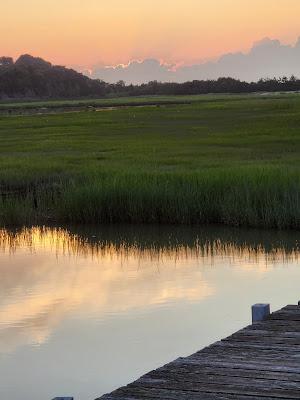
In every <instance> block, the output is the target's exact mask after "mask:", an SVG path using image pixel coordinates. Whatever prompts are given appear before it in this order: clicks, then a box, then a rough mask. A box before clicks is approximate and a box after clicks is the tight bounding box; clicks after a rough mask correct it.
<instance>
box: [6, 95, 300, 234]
mask: <svg viewBox="0 0 300 400" xmlns="http://www.w3.org/2000/svg"><path fill="white" fill-rule="evenodd" d="M0 143H1V147H0V191H1V198H0V223H1V224H2V225H5V224H6V225H9V224H24V223H44V222H49V221H55V222H72V223H107V222H108V223H109V222H112V223H119V222H128V223H174V224H199V223H205V224H207V223H222V224H227V225H235V226H249V227H250V226H251V227H268V228H280V229H284V228H293V229H298V228H299V227H300V215H299V214H300V204H299V196H300V174H299V172H300V96H298V95H290V96H287V95H285V96H278V97H276V96H272V97H271V98H270V97H267V96H266V97H265V96H240V97H239V99H238V101H237V98H236V96H227V97H226V98H224V96H223V97H219V96H215V97H213V96H211V97H209V98H208V99H207V98H206V99H205V97H203V98H199V99H197V100H195V99H194V100H193V102H191V104H184V105H169V106H165V107H164V106H163V107H147V106H146V107H141V108H135V109H129V108H128V109H116V110H107V111H105V112H79V113H68V114H55V115H53V114H52V115H34V116H33V115H32V116H2V117H0Z"/></svg>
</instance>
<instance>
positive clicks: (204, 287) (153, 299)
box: [0, 227, 300, 400]
mask: <svg viewBox="0 0 300 400" xmlns="http://www.w3.org/2000/svg"><path fill="white" fill-rule="evenodd" d="M116 229H118V228H116ZM120 229H121V228H120ZM174 229H175V228H173V231H172V235H170V236H168V233H166V234H164V236H163V239H162V240H159V239H155V238H156V235H155V234H154V235H152V236H151V235H150V238H148V236H147V233H146V234H143V235H140V236H141V239H140V240H139V235H138V234H137V235H135V234H134V235H132V234H129V235H128V234H127V232H126V231H125V232H123V233H122V230H121V231H118V233H117V234H116V235H115V236H114V235H110V234H109V235H106V234H105V232H104V233H103V232H102V233H100V234H99V232H94V233H95V234H86V233H82V232H79V233H78V232H77V231H76V229H70V230H69V229H62V228H47V227H33V228H23V229H21V230H15V231H9V230H5V229H2V230H0V278H1V279H0V355H2V356H1V357H2V358H1V357H0V373H1V372H3V371H4V373H5V371H6V364H5V361H4V360H7V359H9V360H10V362H13V364H14V362H17V361H16V360H17V359H18V357H19V353H21V352H23V351H26V352H29V356H28V357H36V354H37V353H35V351H36V350H35V349H40V351H43V352H45V351H46V352H47V351H48V350H49V352H50V349H51V347H52V346H54V341H55V340H57V337H60V336H59V335H62V336H61V337H60V340H59V341H58V342H57V343H56V344H55V351H59V352H63V351H64V348H65V346H66V343H67V339H66V337H65V335H63V334H62V333H61V332H63V331H64V330H65V329H69V326H72V327H73V328H72V334H71V335H72V340H75V342H76V343H77V344H76V346H77V348H76V346H75V349H76V350H75V354H76V351H78V352H79V353H80V351H84V348H85V346H89V344H88V343H86V342H85V341H84V340H82V338H81V337H80V335H79V333H77V332H79V330H80V329H81V327H82V326H89V324H90V328H89V329H90V334H91V335H94V333H95V335H96V333H97V334H98V339H95V338H94V339H93V340H96V342H95V343H96V345H97V340H99V341H100V342H99V343H101V344H103V341H105V340H107V338H106V339H105V338H104V337H102V335H104V333H103V332H104V331H105V330H106V329H108V326H110V325H111V324H116V325H117V326H118V329H119V330H120V331H122V330H125V326H126V329H129V328H128V326H127V324H128V322H124V321H126V320H127V321H131V323H130V324H131V325H130V329H132V327H134V324H135V322H134V321H140V320H141V319H143V321H144V322H143V324H144V325H146V326H147V329H148V331H150V332H151V331H153V330H154V329H155V330H157V327H156V328H154V327H153V318H154V319H155V324H156V326H159V325H161V329H162V331H161V332H160V335H161V340H162V343H163V341H164V340H166V337H165V335H167V336H168V335H169V336H170V335H171V336H170V337H173V336H174V337H173V339H172V341H171V342H170V343H172V344H173V345H172V346H171V347H170V348H168V346H169V345H170V343H168V345H167V346H166V344H165V349H166V350H165V354H161V352H162V351H161V349H160V356H159V357H156V359H157V361H154V360H155V359H154V358H152V355H151V356H149V354H148V351H147V349H144V347H143V349H144V350H143V351H145V352H146V353H147V354H148V356H147V357H148V358H149V363H150V364H149V366H150V365H151V366H152V364H154V362H159V360H160V359H161V360H163V361H169V356H170V354H172V355H173V354H174V356H175V355H182V354H181V353H179V354H176V351H177V350H178V352H180V351H182V350H183V349H186V350H184V351H186V352H187V354H188V353H189V351H190V350H192V349H195V350H197V349H198V348H200V347H201V346H202V345H205V344H208V343H210V342H211V341H212V340H213V338H217V337H218V336H219V334H220V333H222V332H223V331H224V332H227V331H228V333H229V331H230V329H229V328H228V326H227V325H228V324H225V319H224V321H222V319H221V320H220V317H219V322H220V324H222V323H223V322H224V326H223V328H222V329H223V330H222V329H221V328H220V327H218V329H216V331H213V329H215V328H213V326H214V324H215V321H213V319H212V316H211V311H214V310H215V311H214V312H215V313H217V314H218V313H220V315H222V310H221V309H222V307H224V310H226V306H228V307H229V305H230V304H231V303H232V302H233V301H234V298H235V297H236V296H238V295H240V297H241V298H240V299H239V303H240V304H239V305H238V306H237V307H240V308H241V310H244V309H245V308H244V307H245V304H246V303H247V306H248V303H249V305H250V303H251V301H252V298H253V301H254V302H255V300H254V299H255V296H257V297H256V300H257V301H260V299H261V297H259V296H260V295H261V294H262V293H264V295H266V293H267V292H268V290H269V294H268V296H269V297H268V298H267V299H266V300H269V299H270V300H272V299H275V298H276V296H275V293H276V290H275V289H276V287H275V286H276V285H278V284H284V282H285V279H287V280H288V282H290V284H291V285H292V286H293V279H295V274H296V276H298V275H299V278H300V274H299V272H298V268H297V266H298V257H299V252H298V246H297V241H296V240H295V241H294V242H293V244H292V245H289V246H288V247H284V246H283V245H282V243H283V242H284V241H283V242H280V241H278V238H277V237H276V240H275V241H274V243H275V244H273V245H272V241H271V242H269V243H268V244H267V245H265V244H264V243H263V242H259V241H256V242H255V241H254V242H253V241H251V240H250V239H249V238H248V239H247V238H246V239H245V240H235V239H232V237H231V236H230V235H229V237H225V238H224V235H219V234H210V235H207V236H206V235H205V233H203V232H202V233H201V234H200V235H197V234H194V233H193V234H192V235H190V236H189V239H188V240H185V239H184V237H185V236H181V237H180V239H178V238H176V234H174ZM120 232H121V233H120ZM92 233H93V232H92ZM154 233H155V232H154ZM175 233H176V229H175ZM225 236H226V235H225ZM153 237H154V239H153ZM289 273H290V276H288V274H289ZM283 276H284V278H282V277H283ZM264 282H265V283H264ZM268 282H269V283H268ZM270 282H273V284H274V288H273V287H272V285H270ZM279 282H280V283H279ZM265 285H267V288H268V289H267V290H265V291H264V292H263V287H265ZM292 286H291V287H292ZM273 289H274V290H273ZM292 293H293V292H292V291H291V290H290V291H288V293H286V295H287V296H286V298H285V299H279V298H276V300H277V301H278V302H280V301H281V300H282V301H283V302H284V303H286V302H287V300H288V299H287V297H288V294H289V295H291V294H292ZM266 297H267V296H266ZM296 300H297V299H296ZM220 301H221V302H222V304H220ZM214 307H215V308H214ZM197 309H198V311H197V312H198V313H199V314H198V315H197V314H196V315H195V316H194V317H193V315H194V314H193V313H194V312H195V311H194V310H197ZM224 310H223V311H224ZM223 314H224V312H223ZM243 317H244V318H248V315H246V314H245V315H244V316H243ZM168 318H169V319H170V320H168ZM185 318H186V319H187V320H186V321H185V322H186V327H187V329H189V324H190V325H193V326H194V324H195V322H194V321H193V319H197V320H198V321H199V322H200V321H202V322H201V323H204V324H205V325H207V327H205V328H204V327H203V326H202V327H201V329H200V324H199V323H198V324H199V329H200V330H199V331H198V338H197V336H196V331H195V326H194V328H193V329H194V331H195V332H193V333H191V332H189V333H188V334H187V335H186V338H185V337H184V336H183V334H182V327H181V326H180V324H181V321H184V319H185ZM242 319H243V318H242ZM227 322H228V318H227ZM238 322H239V323H240V320H237V319H235V320H234V324H236V325H237V323H238ZM147 324H149V326H148V325H147ZM157 324H158V325H157ZM177 324H178V326H177ZM210 324H211V326H210ZM234 324H233V325H232V326H234ZM196 326H197V325H196ZM74 327H76V329H75V328H74ZM100 327H101V328H100ZM136 329H137V328H136ZM139 329H140V328H139ZM169 329H172V331H171V330H170V331H169ZM190 329H192V328H191V326H190ZM206 329H208V331H209V334H208V333H207V332H206ZM97 330H98V331H97ZM174 330H175V333H174ZM176 330H178V332H180V334H179V333H178V332H177V334H178V335H179V336H176ZM212 332H213V334H212ZM156 333H157V332H156ZM106 334H107V335H110V334H112V336H114V335H116V332H115V331H114V332H113V333H106ZM69 335H70V333H69ZM172 335H173V336H172ZM95 337H96V336H95ZM69 339H70V336H69V337H68V340H69ZM122 339H123V340H125V343H124V345H125V346H126V341H128V343H131V341H132V340H133V341H134V340H135V341H136V340H137V339H133V338H132V333H131V335H128V337H127V338H126V334H125V333H124V336H123V337H122ZM143 340H144V341H145V342H147V340H149V338H148V339H146V338H144V339H143V336H141V337H139V339H138V342H135V345H141V346H142V344H143ZM111 341H113V339H111ZM95 343H94V346H95ZM107 343H108V346H109V344H110V342H107ZM128 343H127V344H128ZM137 343H139V344H137ZM131 344H132V343H131ZM184 344H185V345H184ZM153 346H154V344H153ZM30 349H31V350H30ZM80 349H81V350H80ZM85 350H86V348H85ZM123 350H124V351H125V352H126V349H125V348H124V349H123ZM149 351H150V349H149ZM152 352H153V348H152ZM154 353H155V351H154ZM50 354H52V353H51V352H50V353H49V354H48V355H47V357H50ZM95 354H96V358H101V357H103V356H104V354H106V350H104V349H103V348H102V347H101V346H100V347H99V348H98V349H97V347H96V350H95ZM78 356H79V355H78ZM123 356H124V354H123ZM147 357H146V355H145V358H146V360H147ZM153 357H154V355H153ZM14 359H16V360H15V361H14ZM46 362H47V360H46ZM110 362H111V366H113V365H115V364H116V363H118V362H120V360H119V361H118V360H117V359H114V358H113V357H112V358H111V359H110ZM130 363H133V364H134V367H132V371H128V374H129V375H128V377H131V376H132V377H135V376H136V374H139V372H140V373H142V372H146V371H144V368H143V367H140V369H139V368H138V367H137V365H136V363H137V360H136V361H135V360H134V357H133V358H132V360H131V361H130ZM146 365H147V366H148V363H147V362H146ZM158 365H159V364H158ZM153 366H154V365H153ZM73 369H74V366H72V367H70V374H71V373H72V370H73ZM100 369H101V368H100ZM17 370H18V368H17ZM145 370H146V367H145ZM136 371H138V372H136ZM40 373H41V372H40ZM57 374H59V368H58V371H57ZM73 374H74V375H75V376H76V371H74V370H73ZM126 376H127V375H126V374H125V375H124V377H122V383H126V379H127V377H126ZM86 379H87V382H88V381H89V372H88V371H87V377H86ZM115 379H116V378H115ZM123 380H124V382H123ZM54 381H55V379H54ZM91 381H92V382H90V387H91V393H95V395H100V394H101V392H104V391H106V390H110V389H111V388H113V387H115V386H118V383H120V382H119V380H118V379H117V380H116V381H114V378H113V377H112V376H110V377H109V379H108V378H107V379H106V381H107V384H103V383H100V382H98V381H97V380H96V379H95V380H93V379H92V378H91ZM49 384H50V383H49ZM53 384H54V385H55V382H52V385H53ZM97 384H99V386H97ZM57 385H58V383H57ZM78 385H79V386H80V385H82V384H80V382H79V383H78ZM58 386H59V385H58ZM75 386H76V385H75ZM84 386H85V385H83V386H82V390H83V388H84ZM2 390H4V392H3V393H4V394H6V395H10V396H11V397H10V398H12V399H17V398H18V393H17V392H16V389H13V388H12V387H10V386H9V384H8V385H4V387H3V388H2ZM45 390H46V389H45ZM76 390H77V391H79V392H80V390H81V386H80V388H78V389H76ZM84 390H86V388H85V389H84ZM54 394H57V393H54ZM58 394H59V393H58ZM0 395H1V386H0ZM47 395H49V396H50V392H49V394H48V392H47ZM30 396H32V393H31V394H30ZM91 396H92V395H91ZM95 397H96V396H95ZM33 398H34V397H33ZM49 398H50V397H49ZM88 398H89V397H88ZM91 398H92V397H91ZM30 400H31V399H30Z"/></svg>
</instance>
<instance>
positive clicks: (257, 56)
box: [91, 38, 300, 84]
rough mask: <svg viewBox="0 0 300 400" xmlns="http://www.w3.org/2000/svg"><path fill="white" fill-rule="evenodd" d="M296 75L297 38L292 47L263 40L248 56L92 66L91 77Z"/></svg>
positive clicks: (185, 78)
mask: <svg viewBox="0 0 300 400" xmlns="http://www.w3.org/2000/svg"><path fill="white" fill-rule="evenodd" d="M291 75H296V76H298V77H300V38H299V40H298V42H297V43H296V44H295V45H284V44H282V43H281V42H280V41H279V40H272V39H269V38H265V39H263V40H260V41H258V42H255V43H254V44H253V47H252V48H251V49H250V51H249V52H248V53H242V52H237V53H229V54H224V55H222V56H221V57H220V58H219V59H218V60H216V61H209V62H205V63H203V64H195V65H191V66H181V67H179V68H177V69H174V66H173V65H166V64H162V63H160V62H159V61H158V60H155V59H146V60H144V61H141V62H139V61H132V62H130V63H129V64H128V65H119V66H116V67H103V66H98V67H94V68H93V69H92V71H91V76H92V77H93V78H98V79H102V80H104V81H106V82H110V83H115V82H117V81H119V80H124V81H125V82H126V83H128V84H129V83H133V84H140V83H144V82H149V81H153V80H157V81H161V82H186V81H191V80H201V79H217V78H219V77H223V76H226V77H227V76H230V77H232V78H237V79H241V80H246V81H255V80H258V79H260V78H268V77H270V78H273V77H274V76H275V77H280V76H291Z"/></svg>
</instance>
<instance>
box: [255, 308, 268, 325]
mask: <svg viewBox="0 0 300 400" xmlns="http://www.w3.org/2000/svg"><path fill="white" fill-rule="evenodd" d="M268 315H270V304H254V305H253V306H252V323H253V324H254V323H255V322H260V321H263V320H264V319H266V318H267V317H268Z"/></svg>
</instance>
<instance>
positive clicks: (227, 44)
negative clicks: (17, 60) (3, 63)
mask: <svg viewBox="0 0 300 400" xmlns="http://www.w3.org/2000/svg"><path fill="white" fill-rule="evenodd" d="M0 10H1V24H0V37H1V42H0V53H1V55H8V56H13V57H17V56H18V55H20V54H23V53H30V54H32V55H35V56H41V57H43V58H45V59H48V60H49V61H52V62H54V63H57V64H64V65H86V66H87V65H92V64H96V63H101V64H105V65H112V64H117V63H126V62H128V61H129V60H131V59H144V58H157V59H160V60H165V61H166V62H185V63H187V64H188V63H193V62H197V61H201V60H204V59H208V58H213V57H217V56H219V55H221V54H223V53H228V52H231V51H239V50H242V51H244V50H247V49H249V48H250V47H251V45H252V43H253V42H255V41H257V40H260V39H262V38H264V37H266V36H268V37H271V38H276V39H280V40H281V41H282V42H284V43H293V42H295V41H296V39H297V37H298V36H299V35H300V26H299V16H300V1H299V0H263V1H262V0H109V1H107V0H88V1H82V0H9V1H8V0H3V1H1V8H0Z"/></svg>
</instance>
